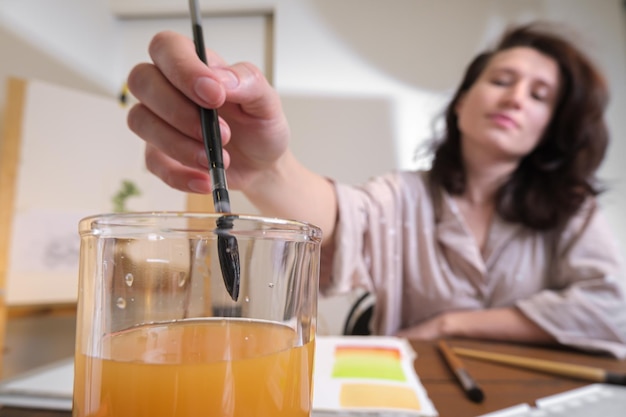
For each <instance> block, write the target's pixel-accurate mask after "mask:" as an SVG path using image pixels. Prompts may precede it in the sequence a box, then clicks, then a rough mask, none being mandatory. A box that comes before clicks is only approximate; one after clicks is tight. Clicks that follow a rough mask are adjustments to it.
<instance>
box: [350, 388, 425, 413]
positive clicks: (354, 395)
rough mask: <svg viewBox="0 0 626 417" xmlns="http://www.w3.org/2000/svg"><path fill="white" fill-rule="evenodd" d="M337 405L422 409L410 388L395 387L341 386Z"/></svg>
mask: <svg viewBox="0 0 626 417" xmlns="http://www.w3.org/2000/svg"><path fill="white" fill-rule="evenodd" d="M339 403H340V404H341V406H342V407H345V408H352V407H354V408H385V409H405V410H421V409H422V407H421V406H420V402H419V400H418V398H417V395H416V394H415V391H414V390H413V389H412V388H410V387H402V386H397V385H379V384H353V383H346V384H342V385H341V392H340V394H339Z"/></svg>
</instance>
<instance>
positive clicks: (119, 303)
mask: <svg viewBox="0 0 626 417" xmlns="http://www.w3.org/2000/svg"><path fill="white" fill-rule="evenodd" d="M115 305H116V306H117V308H121V309H122V310H123V309H125V308H126V300H125V299H124V298H122V297H120V298H118V299H117V302H116V303H115Z"/></svg>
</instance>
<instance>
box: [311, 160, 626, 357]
mask: <svg viewBox="0 0 626 417" xmlns="http://www.w3.org/2000/svg"><path fill="white" fill-rule="evenodd" d="M426 177H427V174H426V173H424V172H395V173H391V174H388V175H385V176H382V177H379V178H376V179H373V180H371V181H369V182H368V183H366V184H364V185H362V186H358V187H354V186H347V185H342V184H336V185H335V188H336V193H337V198H338V204H339V219H338V224H337V228H336V237H335V252H334V257H329V259H333V260H332V262H333V264H332V265H329V266H328V267H329V268H331V271H332V273H331V274H332V276H331V280H332V281H331V285H330V286H329V287H328V288H322V291H323V292H324V293H327V294H332V293H341V292H345V291H349V290H351V289H353V288H356V287H363V288H366V289H368V290H369V291H371V292H373V293H374V294H375V295H376V308H375V312H374V317H373V319H372V327H373V330H374V331H375V332H376V333H378V334H393V333H395V332H396V331H397V330H399V329H401V328H405V327H409V326H412V325H415V324H416V323H419V322H421V321H423V320H425V319H428V318H430V317H432V316H434V315H437V314H439V313H441V312H443V311H446V310H461V309H467V310H476V309H485V308H492V307H504V306H517V307H518V308H519V309H520V310H521V311H522V312H523V313H524V314H525V315H526V316H527V317H528V318H530V319H531V320H533V321H534V322H535V323H537V324H538V325H539V326H541V327H542V328H544V329H545V330H546V331H548V332H550V333H551V334H552V335H554V336H555V337H556V339H557V340H558V341H559V342H560V343H562V344H564V345H569V346H573V347H577V348H581V349H586V350H591V351H602V352H608V353H610V354H612V355H614V356H616V357H618V358H626V279H625V276H624V269H623V265H622V259H621V254H620V251H619V248H618V245H617V243H616V241H615V239H614V237H613V235H612V233H611V230H610V228H609V226H608V224H607V223H606V221H605V219H604V217H603V216H602V214H601V213H600V209H599V206H598V204H597V201H596V200H595V199H593V198H590V199H589V200H588V201H587V203H586V204H585V205H584V206H583V207H582V208H581V210H580V211H579V213H578V214H577V215H576V216H575V217H574V218H572V219H571V221H570V222H569V224H568V225H567V226H566V228H565V230H564V231H562V233H556V232H537V231H534V230H530V229H528V228H526V227H524V226H521V225H519V224H512V223H508V222H506V221H504V220H502V219H501V218H498V217H496V218H495V220H494V222H493V224H492V225H491V227H490V231H489V236H488V238H487V243H486V248H485V252H484V254H481V253H480V249H479V247H478V245H477V244H476V241H475V240H474V238H473V236H472V234H471V232H470V231H469V229H468V227H467V226H466V224H465V223H464V220H463V218H462V216H461V215H460V213H459V210H458V208H457V206H456V204H455V202H454V200H453V199H452V198H451V197H450V196H449V195H448V194H446V193H445V192H444V193H443V194H442V198H441V200H440V204H435V201H434V200H433V198H432V196H431V193H430V192H429V190H428V185H427V178H426ZM436 206H438V208H436Z"/></svg>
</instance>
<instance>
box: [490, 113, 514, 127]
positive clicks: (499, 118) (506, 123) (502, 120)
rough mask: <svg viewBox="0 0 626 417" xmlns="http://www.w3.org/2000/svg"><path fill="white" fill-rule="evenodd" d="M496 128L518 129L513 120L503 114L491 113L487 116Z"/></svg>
mask: <svg viewBox="0 0 626 417" xmlns="http://www.w3.org/2000/svg"><path fill="white" fill-rule="evenodd" d="M487 117H488V118H489V120H491V122H493V123H494V124H495V125H496V126H500V127H503V128H519V124H518V123H517V121H516V120H515V119H513V118H512V117H510V116H507V115H506V114H504V113H492V114H489V115H488V116H487Z"/></svg>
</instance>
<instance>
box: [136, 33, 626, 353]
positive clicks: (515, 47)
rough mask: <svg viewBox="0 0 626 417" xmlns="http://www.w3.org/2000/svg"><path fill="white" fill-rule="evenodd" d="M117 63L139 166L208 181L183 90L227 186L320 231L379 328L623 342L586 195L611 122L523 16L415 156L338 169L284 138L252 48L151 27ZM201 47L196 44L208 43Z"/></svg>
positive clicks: (184, 182)
mask: <svg viewBox="0 0 626 417" xmlns="http://www.w3.org/2000/svg"><path fill="white" fill-rule="evenodd" d="M150 52H151V56H152V59H153V61H154V64H140V65H138V66H137V67H135V68H134V69H133V71H131V74H130V75H129V80H128V81H129V87H130V90H131V92H132V93H133V94H134V95H135V96H136V97H137V98H138V99H139V101H140V103H139V104H138V105H136V106H135V107H134V108H133V109H132V110H131V112H130V113H129V116H128V121H129V126H130V128H131V129H132V130H133V131H134V132H135V133H137V134H138V135H139V136H140V137H142V138H143V139H145V140H146V142H147V146H146V163H147V166H148V168H149V169H150V170H151V172H153V173H154V174H156V175H157V176H159V177H160V178H162V179H163V180H164V181H165V182H166V183H168V184H169V185H171V186H173V187H176V188H178V189H181V190H184V191H191V192H200V193H208V192H210V185H209V184H210V181H209V177H208V174H207V166H208V164H207V161H206V156H205V155H204V151H203V147H202V144H201V133H200V123H199V118H198V111H197V105H201V106H205V107H215V108H219V111H220V115H221V117H223V120H222V123H221V126H222V135H223V141H224V149H225V155H224V159H225V164H226V166H227V173H228V180H229V184H230V186H231V187H232V188H234V189H239V190H241V191H243V192H244V194H245V195H246V196H247V197H248V198H249V199H250V201H251V202H252V203H253V204H255V205H256V206H257V207H258V208H259V210H260V211H261V212H262V213H263V214H265V215H272V216H279V217H286V218H297V219H299V220H305V221H309V222H311V223H314V224H317V225H318V226H320V227H322V229H323V231H324V236H325V238H324V244H323V248H322V250H323V263H322V277H321V281H320V287H321V290H322V291H324V292H326V293H336V292H342V291H347V290H350V289H353V288H355V287H363V288H366V289H367V290H369V291H371V292H372V293H374V294H375V295H376V308H375V311H374V316H373V320H372V329H373V331H374V332H375V333H381V334H400V335H403V336H407V337H413V338H427V339H430V338H437V337H443V336H467V337H479V338H487V339H495V340H511V341H520V342H535V343H560V344H563V345H568V346H573V347H578V348H581V349H586V350H590V351H602V352H608V353H611V354H613V355H615V356H617V357H620V358H626V295H625V294H626V291H625V288H624V287H625V282H624V275H623V268H622V264H621V259H620V254H619V250H618V248H617V245H616V243H615V242H614V239H613V238H612V236H611V233H610V230H609V227H608V226H607V224H606V223H605V220H604V218H603V217H602V214H601V213H600V209H599V206H598V203H597V201H596V200H595V196H596V195H597V194H598V192H599V190H598V189H597V185H596V184H595V177H594V175H595V172H596V170H597V168H598V166H599V164H600V162H601V161H602V159H603V157H604V153H605V150H606V147H607V142H608V137H607V130H606V126H605V124H604V119H603V117H604V108H605V106H606V101H607V88H606V84H605V82H604V79H603V78H602V77H601V75H600V74H599V73H598V72H597V70H596V69H595V68H594V67H593V66H592V64H591V63H590V62H589V60H588V59H587V58H585V56H584V55H583V54H582V53H580V51H578V50H577V49H576V48H575V47H574V46H573V45H572V44H571V43H568V42H567V41H566V40H565V39H563V38H561V37H559V36H557V35H555V34H553V33H551V32H550V31H549V30H547V29H542V28H541V27H538V26H534V25H529V26H522V27H518V28H514V29H512V30H510V31H508V32H507V33H505V34H504V36H503V38H502V39H501V41H500V42H499V43H498V45H497V46H496V47H495V48H494V49H493V50H492V51H488V52H485V53H483V54H481V55H479V56H478V57H477V58H476V59H475V60H474V61H473V62H472V63H471V64H470V66H469V68H468V70H467V72H466V74H465V77H464V79H463V81H462V83H461V85H460V87H459V89H458V91H457V93H456V94H455V96H454V98H453V100H452V102H451V103H450V105H449V107H448V108H447V111H446V131H445V133H444V136H443V138H442V139H441V140H440V141H439V142H438V143H437V144H436V146H435V151H434V160H433V165H432V169H431V170H430V171H428V172H394V173H390V174H388V175H385V176H382V177H379V178H376V179H374V180H372V181H370V182H368V183H366V184H363V185H362V186H359V187H352V186H346V185H343V184H338V183H334V182H332V181H330V180H328V179H326V178H324V177H322V176H320V175H318V174H315V173H313V172H311V171H309V170H308V169H306V168H305V167H304V166H303V165H301V164H300V163H299V162H298V161H297V160H296V159H295V158H294V156H293V154H291V152H290V151H289V149H288V140H289V129H288V125H287V122H286V120H285V117H284V114H283V112H282V110H281V105H280V101H279V98H278V95H277V94H276V92H275V91H274V90H272V88H271V87H270V86H269V85H268V83H267V81H266V80H265V79H264V78H263V76H262V75H261V73H260V71H259V70H258V69H256V68H254V67H253V66H251V65H249V64H238V65H234V66H232V67H229V66H227V65H226V63H224V62H223V61H222V60H221V59H220V58H219V57H218V56H216V55H214V54H210V58H209V60H210V62H209V66H210V68H207V67H206V66H204V65H203V64H202V63H201V62H200V61H199V60H197V58H196V57H195V52H194V49H193V44H192V43H191V42H190V41H189V40H188V39H184V38H183V37H181V36H180V35H176V34H173V33H161V34H158V35H156V36H155V38H154V39H153V41H152V43H151V45H150ZM209 53H210V51H209Z"/></svg>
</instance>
